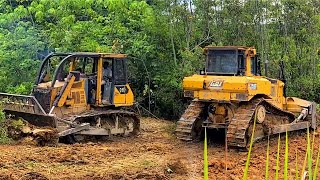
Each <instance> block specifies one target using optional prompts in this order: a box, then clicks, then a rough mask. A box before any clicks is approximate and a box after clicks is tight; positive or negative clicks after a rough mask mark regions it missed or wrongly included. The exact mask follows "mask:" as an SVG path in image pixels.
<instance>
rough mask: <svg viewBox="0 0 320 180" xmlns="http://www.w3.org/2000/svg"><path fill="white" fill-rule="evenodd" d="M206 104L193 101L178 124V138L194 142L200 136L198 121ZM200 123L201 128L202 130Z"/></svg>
mask: <svg viewBox="0 0 320 180" xmlns="http://www.w3.org/2000/svg"><path fill="white" fill-rule="evenodd" d="M203 108H204V103H201V102H197V101H193V102H191V104H190V105H189V106H188V108H187V109H186V111H185V112H184V114H183V115H182V117H181V118H180V119H179V121H178V122H177V128H176V136H177V138H178V139H181V140H184V141H192V140H194V138H195V137H196V136H197V135H198V134H197V133H199V132H197V129H198V124H199V123H197V122H198V120H199V118H200V115H201V113H202V111H203ZM201 123H202V122H200V128H201Z"/></svg>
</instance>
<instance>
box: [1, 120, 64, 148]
mask: <svg viewBox="0 0 320 180" xmlns="http://www.w3.org/2000/svg"><path fill="white" fill-rule="evenodd" d="M5 126H6V127H7V132H8V136H9V137H10V138H12V139H13V140H16V141H20V142H22V143H24V144H35V145H38V146H56V145H57V143H58V140H59V137H58V131H57V130H56V129H54V128H50V127H37V126H34V125H31V124H30V123H28V122H27V121H25V120H23V119H19V120H12V119H8V120H7V121H6V124H5Z"/></svg>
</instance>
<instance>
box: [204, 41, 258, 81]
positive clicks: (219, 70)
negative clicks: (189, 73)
mask: <svg viewBox="0 0 320 180" xmlns="http://www.w3.org/2000/svg"><path fill="white" fill-rule="evenodd" d="M205 55H206V66H205V69H204V70H202V71H201V72H200V74H201V75H218V76H219V75H220V76H260V74H261V71H260V61H259V59H258V55H257V54H256V50H255V49H254V48H248V47H242V46H227V47H219V46H214V47H213V46H207V47H206V48H205Z"/></svg>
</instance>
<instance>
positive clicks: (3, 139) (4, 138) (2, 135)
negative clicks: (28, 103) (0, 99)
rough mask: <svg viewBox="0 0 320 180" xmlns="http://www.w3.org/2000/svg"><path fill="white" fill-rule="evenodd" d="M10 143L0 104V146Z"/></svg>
mask: <svg viewBox="0 0 320 180" xmlns="http://www.w3.org/2000/svg"><path fill="white" fill-rule="evenodd" d="M10 141H11V139H10V138H9V137H8V133H7V128H6V127H5V115H4V113H3V111H2V108H1V104H0V144H7V143H9V142H10Z"/></svg>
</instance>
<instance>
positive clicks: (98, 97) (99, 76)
mask: <svg viewBox="0 0 320 180" xmlns="http://www.w3.org/2000/svg"><path fill="white" fill-rule="evenodd" d="M102 61H103V59H102V58H101V57H100V58H99V59H98V67H97V91H96V105H100V104H102V103H101V101H102V99H101V82H102V75H103V74H102V73H103V71H102V69H103V66H102V65H103V63H102Z"/></svg>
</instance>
